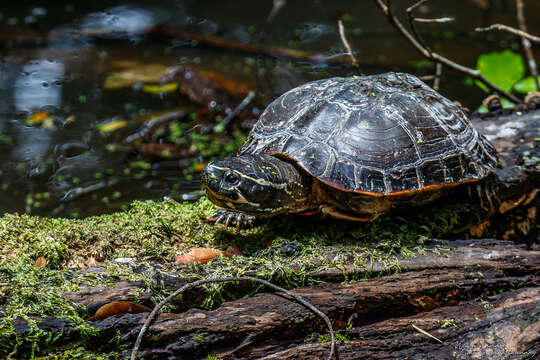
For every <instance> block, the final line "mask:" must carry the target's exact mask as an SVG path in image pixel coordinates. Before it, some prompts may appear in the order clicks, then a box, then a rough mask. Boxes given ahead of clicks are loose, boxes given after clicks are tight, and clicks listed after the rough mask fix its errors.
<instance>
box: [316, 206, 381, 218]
mask: <svg viewBox="0 0 540 360" xmlns="http://www.w3.org/2000/svg"><path fill="white" fill-rule="evenodd" d="M319 211H320V212H321V214H322V216H323V217H331V218H332V219H337V220H344V221H352V222H370V221H373V220H375V218H377V217H378V216H379V215H380V214H371V215H365V216H359V215H356V214H355V215H352V214H347V213H345V212H342V211H340V210H338V209H337V208H336V207H335V206H333V205H321V206H320V207H319Z"/></svg>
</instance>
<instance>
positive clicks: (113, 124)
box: [97, 120, 128, 133]
mask: <svg viewBox="0 0 540 360" xmlns="http://www.w3.org/2000/svg"><path fill="white" fill-rule="evenodd" d="M127 125H128V122H127V121H126V120H113V121H109V122H107V123H104V124H98V126H97V128H98V129H99V131H102V132H105V133H110V132H113V131H116V130H118V129H121V128H123V127H126V126H127Z"/></svg>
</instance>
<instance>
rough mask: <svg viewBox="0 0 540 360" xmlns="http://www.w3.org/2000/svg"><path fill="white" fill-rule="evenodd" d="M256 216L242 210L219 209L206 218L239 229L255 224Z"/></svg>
mask: <svg viewBox="0 0 540 360" xmlns="http://www.w3.org/2000/svg"><path fill="white" fill-rule="evenodd" d="M255 219H256V218H255V216H252V215H247V214H244V213H241V212H237V211H232V210H227V209H219V210H217V211H215V212H214V213H213V214H212V215H211V216H210V217H209V218H207V219H206V220H208V221H211V222H215V223H216V224H224V225H225V226H234V227H236V228H237V229H249V228H252V227H253V226H254V225H255Z"/></svg>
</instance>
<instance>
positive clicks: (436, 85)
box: [433, 62, 442, 91]
mask: <svg viewBox="0 0 540 360" xmlns="http://www.w3.org/2000/svg"><path fill="white" fill-rule="evenodd" d="M441 74H442V65H441V63H440V62H438V63H437V64H436V65H435V79H433V89H434V90H436V91H439V84H440V82H441Z"/></svg>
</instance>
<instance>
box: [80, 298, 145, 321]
mask: <svg viewBox="0 0 540 360" xmlns="http://www.w3.org/2000/svg"><path fill="white" fill-rule="evenodd" d="M150 311H152V310H151V309H149V308H147V307H146V306H143V305H139V304H135V303H133V302H131V301H113V302H110V303H108V304H105V305H103V306H102V307H100V308H99V309H98V310H97V311H96V314H95V315H94V316H92V317H90V318H88V321H99V320H104V319H106V318H108V317H111V316H120V315H124V314H139V313H142V312H150Z"/></svg>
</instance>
